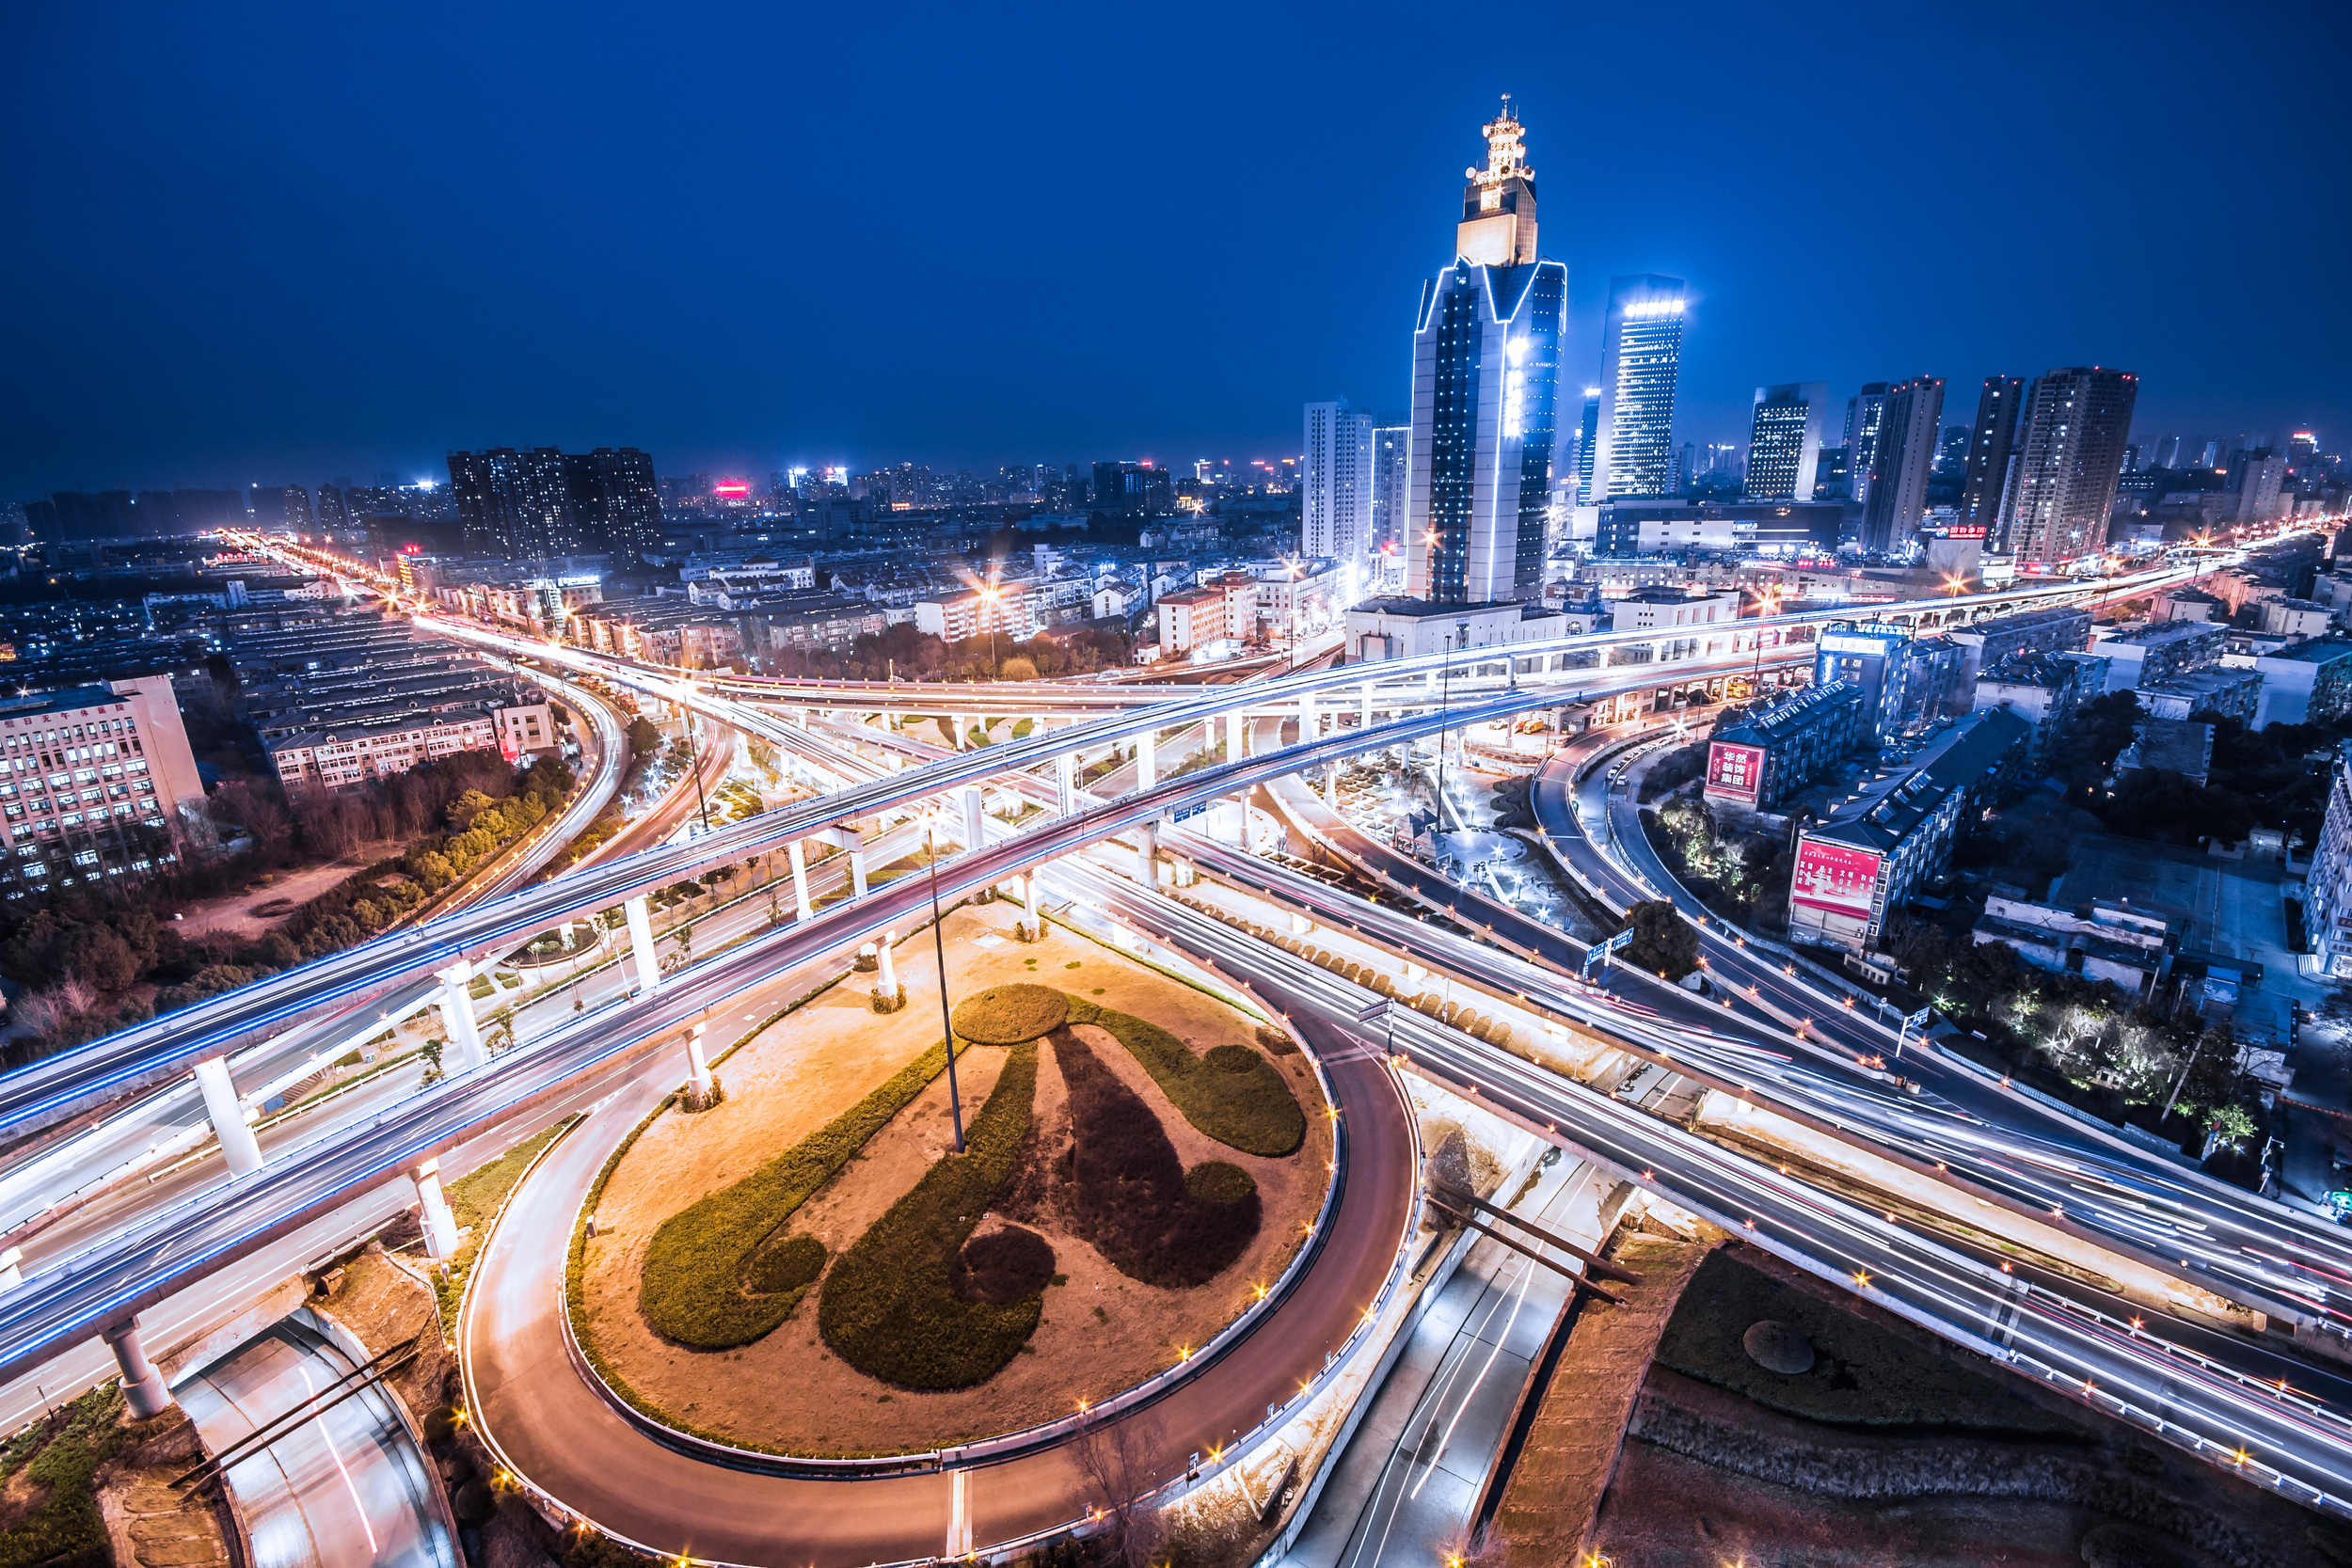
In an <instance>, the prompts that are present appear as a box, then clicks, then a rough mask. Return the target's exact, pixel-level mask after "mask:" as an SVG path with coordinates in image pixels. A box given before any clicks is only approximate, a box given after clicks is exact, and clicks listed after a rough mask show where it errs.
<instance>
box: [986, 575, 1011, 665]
mask: <svg viewBox="0 0 2352 1568" xmlns="http://www.w3.org/2000/svg"><path fill="white" fill-rule="evenodd" d="M1003 592H1004V590H1003V589H1001V588H999V587H998V586H997V585H996V584H995V583H994V582H993V581H991V582H990V583H989V585H988V586H987V587H986V588H983V589H981V590H980V602H981V603H982V604H984V605H986V606H988V662H989V675H990V678H991V679H992V680H1003V679H1004V678H1005V661H1004V660H1003V659H1002V658H1000V657H997V652H996V601H997V599H998V598H999V597H1000V596H1001V595H1002V594H1003Z"/></svg>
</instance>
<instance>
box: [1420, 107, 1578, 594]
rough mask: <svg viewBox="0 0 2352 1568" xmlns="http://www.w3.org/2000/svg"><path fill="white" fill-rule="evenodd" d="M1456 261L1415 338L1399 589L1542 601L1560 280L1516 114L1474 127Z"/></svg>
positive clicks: (1562, 270)
mask: <svg viewBox="0 0 2352 1568" xmlns="http://www.w3.org/2000/svg"><path fill="white" fill-rule="evenodd" d="M1482 129H1483V131H1484V132H1485V134H1486V167H1485V168H1483V169H1470V170H1469V171H1468V172H1469V176H1470V183H1469V184H1468V186H1466V187H1465V188H1464V190H1463V193H1462V220H1461V227H1460V228H1458V229H1457V230H1455V231H1454V264H1453V265H1452V266H1449V267H1447V268H1446V269H1445V271H1444V272H1442V273H1440V274H1438V277H1435V278H1432V279H1430V280H1429V281H1428V282H1425V283H1423V284H1422V291H1421V309H1420V312H1419V314H1418V316H1417V317H1416V318H1415V324H1414V329H1413V451H1412V468H1411V479H1410V492H1409V500H1408V502H1407V519H1408V525H1407V532H1406V551H1407V554H1406V568H1407V569H1406V592H1407V593H1408V594H1409V595H1410V596H1411V597H1412V598H1414V599H1416V600H1422V601H1425V602H1426V603H1427V604H1428V605H1431V606H1449V607H1451V606H1463V605H1482V604H1484V605H1494V604H1507V603H1509V602H1511V601H1514V600H1523V599H1532V598H1535V597H1537V596H1539V595H1540V594H1542V592H1543V582H1544V563H1545V548H1544V546H1545V543H1546V541H1545V531H1546V530H1545V524H1546V522H1547V521H1548V519H1549V510H1550V495H1551V488H1552V481H1553V479H1554V477H1555V476H1557V475H1560V474H1562V473H1564V472H1565V469H1564V468H1563V467H1562V465H1561V459H1562V456H1563V452H1564V449H1565V443H1564V442H1563V440H1562V436H1564V434H1565V432H1563V430H1562V429H1561V420H1560V419H1559V381H1560V336H1561V330H1562V326H1563V324H1564V320H1565V313H1566V305H1567V294H1568V269H1567V268H1566V267H1565V266H1564V265H1562V264H1561V263H1560V262H1558V261H1540V260H1538V259H1537V257H1536V254H1535V175H1534V170H1532V169H1530V168H1529V167H1528V166H1527V150H1526V144H1525V142H1524V140H1523V139H1522V138H1523V128H1522V127H1521V126H1520V124H1519V121H1518V116H1517V115H1515V114H1513V113H1512V112H1511V101H1510V100H1509V99H1507V98H1506V99H1504V100H1503V102H1502V114H1500V115H1499V116H1497V117H1496V118H1495V119H1493V120H1491V121H1489V122H1488V123H1487V124H1486V125H1485V126H1484V127H1482Z"/></svg>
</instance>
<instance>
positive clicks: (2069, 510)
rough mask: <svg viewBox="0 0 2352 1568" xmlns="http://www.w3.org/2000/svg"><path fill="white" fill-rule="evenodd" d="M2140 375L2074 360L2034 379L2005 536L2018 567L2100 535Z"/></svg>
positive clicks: (2090, 550) (2052, 559) (2050, 561)
mask: <svg viewBox="0 0 2352 1568" xmlns="http://www.w3.org/2000/svg"><path fill="white" fill-rule="evenodd" d="M2138 397H2139V378H2138V377H2137V376H2136V375H2133V374H2131V373H2129V372H2124V371H2110V370H2104V369H2101V368H2100V367H2098V366H2095V365H2075V366H2071V367H2069V368H2067V369H2065V370H2057V371H2052V372H2049V373H2048V374H2047V375H2042V376H2037V377H2035V378H2034V383H2033V386H2032V387H2031V388H2029V389H2028V391H2027V394H2026V412H2025V417H2024V419H2023V421H2022V426H2023V428H2022V429H2021V430H2020V432H2019V435H2018V437H2017V480H2016V483H2015V484H2014V485H2013V486H2012V487H2011V489H2010V515H2009V519H2008V521H2009V529H2008V538H2009V546H2010V554H2011V555H2013V556H2014V557H2016V560H2017V563H2018V564H2019V565H2020V566H2025V565H2029V564H2039V565H2042V566H2057V565H2060V564H2063V563H2064V562H2069V561H2072V560H2074V558H2075V557H2077V556H2084V555H2090V554H2094V553H2096V552H2097V551H2098V550H2099V549H2101V548H2102V547H2104V546H2106V542H2107V511H2108V509H2109V508H2110V507H2112V506H2113V505H2114V504H2115V482H2116V479H2117V478H2118V476H2120V475H2121V474H2122V471H2123V442H2124V437H2125V436H2127V435H2128V434H2129V433H2130V431H2131V428H2132V404H2134V403H2135V402H2137V400H2138Z"/></svg>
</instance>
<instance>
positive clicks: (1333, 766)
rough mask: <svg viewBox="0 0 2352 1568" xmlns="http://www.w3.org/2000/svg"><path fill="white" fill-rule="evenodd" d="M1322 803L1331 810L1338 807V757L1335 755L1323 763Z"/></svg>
mask: <svg viewBox="0 0 2352 1568" xmlns="http://www.w3.org/2000/svg"><path fill="white" fill-rule="evenodd" d="M1323 803H1324V804H1325V805H1327V806H1329V807H1330V808H1331V809H1332V810H1333V811H1337V810H1339V809H1340V759H1339V758H1337V757H1333V758H1332V759H1331V760H1330V761H1329V762H1327V763H1325V764H1324V765H1323Z"/></svg>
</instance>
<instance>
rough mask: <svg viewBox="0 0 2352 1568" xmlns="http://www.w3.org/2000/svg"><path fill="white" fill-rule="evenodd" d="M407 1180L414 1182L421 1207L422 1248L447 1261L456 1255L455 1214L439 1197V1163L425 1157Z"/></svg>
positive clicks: (441, 1197) (446, 1199) (447, 1200)
mask: <svg viewBox="0 0 2352 1568" xmlns="http://www.w3.org/2000/svg"><path fill="white" fill-rule="evenodd" d="M408 1179H409V1180H412V1181H414V1182H415V1183H416V1184H417V1202H418V1204H419V1206H421V1208H422V1209H423V1210H424V1249H425V1251H427V1252H429V1253H431V1254H432V1255H433V1256H434V1257H435V1258H437V1259H440V1260H441V1261H442V1262H447V1261H449V1259H452V1258H453V1257H455V1256H456V1254H457V1216H456V1215H454V1214H453V1213H451V1212H449V1199H448V1198H446V1197H443V1196H441V1162H440V1161H438V1160H427V1161H426V1162H425V1163H424V1164H421V1165H419V1166H418V1167H417V1168H416V1169H414V1170H412V1171H410V1172H409V1173H408Z"/></svg>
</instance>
